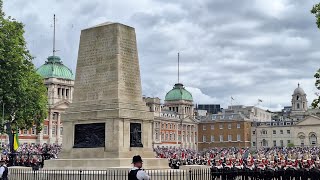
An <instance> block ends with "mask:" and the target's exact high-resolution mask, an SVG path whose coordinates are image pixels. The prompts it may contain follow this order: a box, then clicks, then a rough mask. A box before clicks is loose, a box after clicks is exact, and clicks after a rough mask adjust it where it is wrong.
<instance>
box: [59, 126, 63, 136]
mask: <svg viewBox="0 0 320 180" xmlns="http://www.w3.org/2000/svg"><path fill="white" fill-rule="evenodd" d="M60 135H63V127H60Z"/></svg>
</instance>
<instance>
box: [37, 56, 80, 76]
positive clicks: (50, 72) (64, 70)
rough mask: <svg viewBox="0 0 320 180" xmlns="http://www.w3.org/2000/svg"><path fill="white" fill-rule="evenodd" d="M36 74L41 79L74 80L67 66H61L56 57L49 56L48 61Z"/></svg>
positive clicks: (59, 60)
mask: <svg viewBox="0 0 320 180" xmlns="http://www.w3.org/2000/svg"><path fill="white" fill-rule="evenodd" d="M37 73H38V74H40V75H41V76H42V77H43V78H59V79H68V80H74V74H73V73H72V71H71V70H70V69H69V68H68V67H67V66H65V65H63V64H62V61H61V59H60V57H58V56H49V57H48V61H46V62H45V64H44V65H42V66H40V67H39V68H38V69H37Z"/></svg>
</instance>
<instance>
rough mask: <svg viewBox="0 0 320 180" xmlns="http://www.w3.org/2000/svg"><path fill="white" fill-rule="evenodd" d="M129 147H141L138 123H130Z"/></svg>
mask: <svg viewBox="0 0 320 180" xmlns="http://www.w3.org/2000/svg"><path fill="white" fill-rule="evenodd" d="M130 147H143V145H142V142H141V124H140V123H130Z"/></svg>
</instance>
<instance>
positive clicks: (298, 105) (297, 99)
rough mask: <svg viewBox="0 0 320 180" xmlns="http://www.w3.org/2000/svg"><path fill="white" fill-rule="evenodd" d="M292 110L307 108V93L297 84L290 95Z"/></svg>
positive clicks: (303, 110)
mask: <svg viewBox="0 0 320 180" xmlns="http://www.w3.org/2000/svg"><path fill="white" fill-rule="evenodd" d="M291 103H292V111H301V112H306V111H307V110H308V101H307V94H306V93H305V92H304V90H303V89H302V88H301V87H300V84H298V87H297V88H296V89H295V90H294V92H293V95H292V100H291Z"/></svg>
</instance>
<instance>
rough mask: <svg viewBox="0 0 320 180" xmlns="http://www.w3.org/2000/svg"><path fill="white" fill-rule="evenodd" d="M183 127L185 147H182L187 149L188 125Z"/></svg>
mask: <svg viewBox="0 0 320 180" xmlns="http://www.w3.org/2000/svg"><path fill="white" fill-rule="evenodd" d="M184 126H185V128H184V129H185V130H184V132H185V136H184V138H185V139H184V141H185V145H184V147H185V148H187V145H188V125H184Z"/></svg>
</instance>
